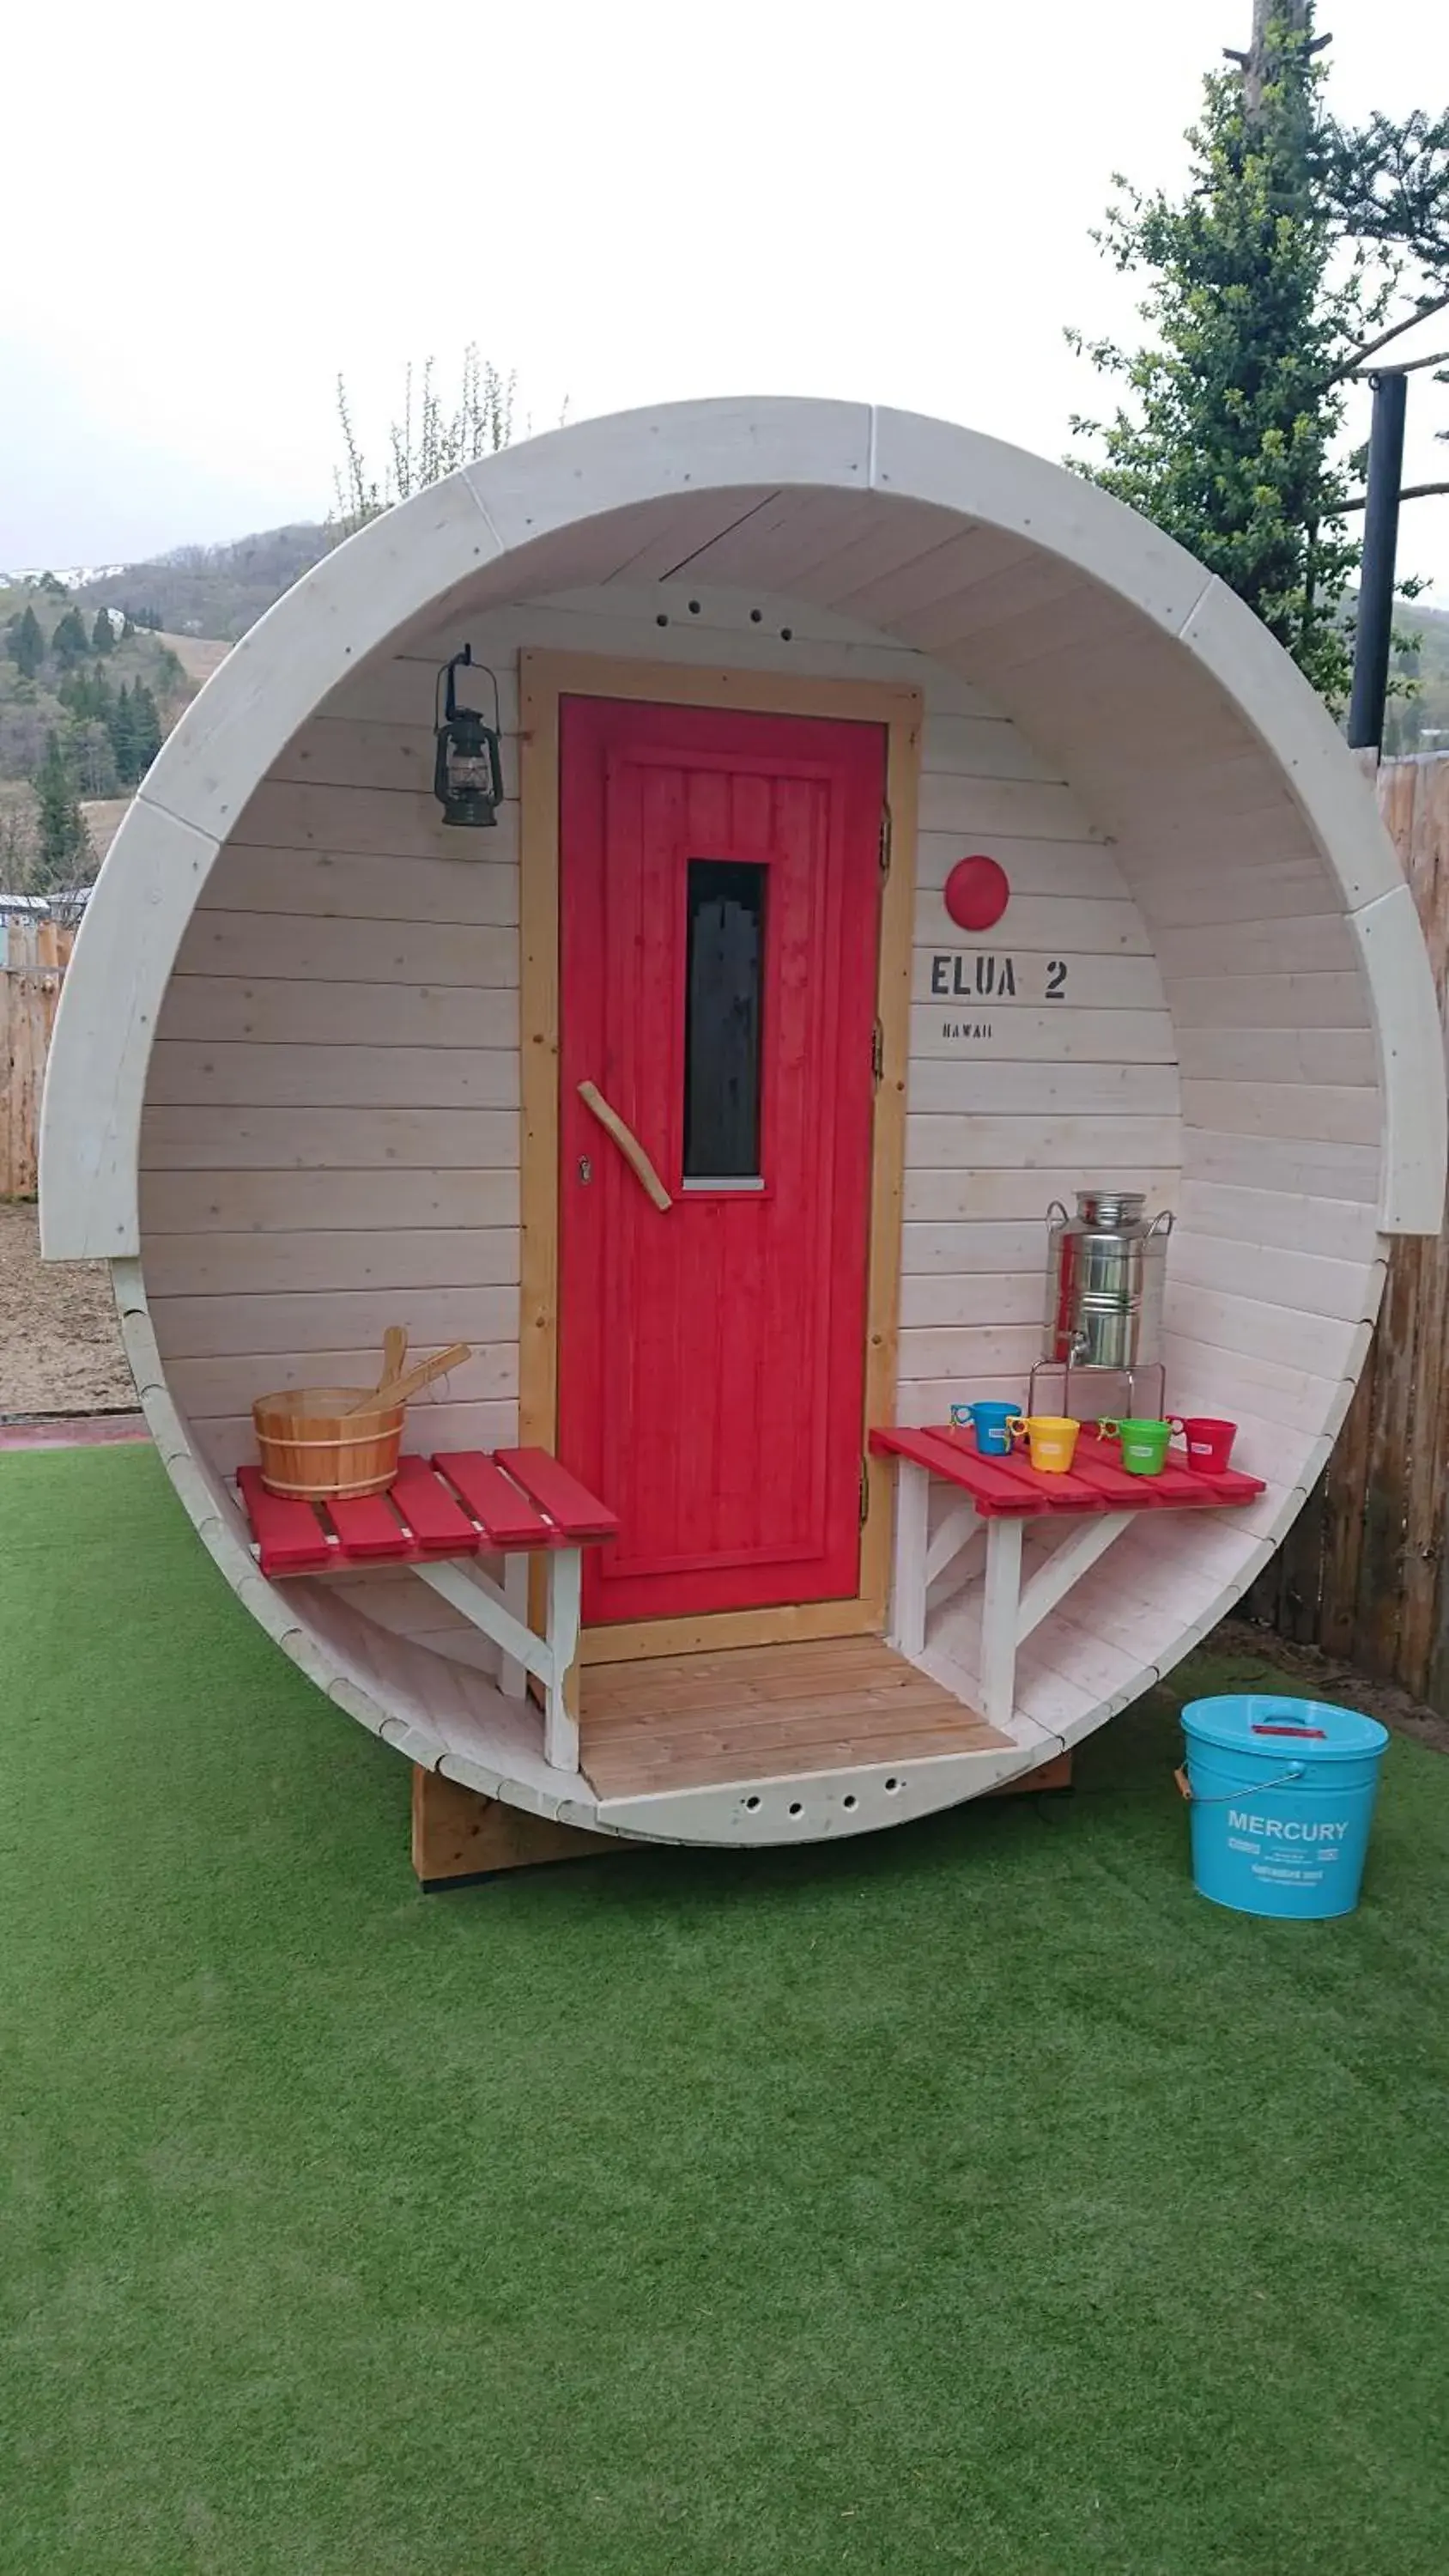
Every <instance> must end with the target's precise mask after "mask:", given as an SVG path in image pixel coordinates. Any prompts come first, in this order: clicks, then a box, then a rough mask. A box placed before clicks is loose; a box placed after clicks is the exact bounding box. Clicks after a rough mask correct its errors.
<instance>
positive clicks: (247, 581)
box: [76, 520, 337, 644]
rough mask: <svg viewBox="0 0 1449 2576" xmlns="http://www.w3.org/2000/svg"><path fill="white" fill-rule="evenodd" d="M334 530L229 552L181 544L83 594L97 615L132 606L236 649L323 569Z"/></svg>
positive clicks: (266, 537)
mask: <svg viewBox="0 0 1449 2576" xmlns="http://www.w3.org/2000/svg"><path fill="white" fill-rule="evenodd" d="M336 542H337V539H336V534H335V531H334V530H332V529H330V528H326V527H323V526H320V525H318V524H317V523H316V522H315V521H312V520H302V521H299V522H297V523H296V524H295V525H294V526H291V527H286V528H265V529H263V530H262V531H261V532H260V533H259V534H258V535H256V536H251V537H242V538H240V539H239V540H238V541H237V543H236V544H235V545H230V546H178V547H177V548H176V549H175V551H174V553H172V554H169V555H160V556H158V557H157V558H156V560H155V561H154V562H152V563H137V564H127V565H125V566H124V567H123V569H122V570H120V571H119V572H117V571H114V570H113V571H109V572H105V573H102V574H101V575H100V576H99V577H98V578H97V579H95V580H92V581H87V582H86V583H84V584H83V585H82V586H81V587H79V588H78V589H77V590H76V597H77V598H78V599H79V600H80V601H81V602H82V603H83V604H84V605H86V606H88V607H89V608H91V609H92V610H94V609H96V608H102V607H104V608H125V609H128V610H129V611H130V614H131V615H132V617H134V618H136V619H137V620H138V622H144V623H145V624H146V625H148V626H149V625H157V626H159V627H161V628H162V629H163V630H164V631H165V632H166V633H167V634H171V635H204V636H209V637H213V638H215V639H216V641H218V642H219V643H225V644H235V643H236V641H237V640H238V638H239V637H240V636H242V635H245V633H246V631H247V629H248V627H249V626H255V624H256V622H257V619H258V618H259V617H260V616H261V615H262V614H263V612H264V611H265V610H266V609H268V608H270V607H271V605H272V602H273V600H276V599H280V598H281V596H282V593H283V591H284V590H290V589H291V587H292V584H293V582H294V581H298V580H300V578H301V576H302V574H303V573H304V572H310V570H311V568H312V566H313V564H315V563H320V562H321V560H322V557H323V556H324V555H325V554H328V553H330V551H331V549H332V547H333V546H334V545H335V544H336Z"/></svg>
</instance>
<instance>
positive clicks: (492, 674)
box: [433, 644, 503, 735]
mask: <svg viewBox="0 0 1449 2576" xmlns="http://www.w3.org/2000/svg"><path fill="white" fill-rule="evenodd" d="M455 671H482V672H484V673H486V675H487V677H488V678H489V679H490V680H491V681H492V683H493V730H494V732H495V734H498V735H501V734H502V731H503V715H502V700H501V699H500V697H499V695H498V674H497V672H496V671H491V670H489V668H488V664H487V663H486V662H475V661H474V659H473V647H472V645H471V644H465V645H464V646H463V649H462V651H461V652H459V653H455V654H454V655H453V658H452V660H451V661H450V662H445V663H444V665H443V668H442V670H441V671H440V672H439V673H438V678H437V685H436V687H435V688H434V690H433V731H434V732H435V733H436V732H437V730H438V727H439V726H440V725H445V724H451V723H452V721H453V718H454V717H455V716H456V714H457V712H458V690H457V684H456V682H455V681H454V678H453V673H454V672H455ZM440 697H441V699H442V706H441V708H440V707H439V704H438V701H439V698H440Z"/></svg>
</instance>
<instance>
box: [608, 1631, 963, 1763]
mask: <svg viewBox="0 0 1449 2576" xmlns="http://www.w3.org/2000/svg"><path fill="white" fill-rule="evenodd" d="M581 1689H582V1703H581V1710H580V1720H579V1725H580V1736H581V1743H582V1753H581V1767H582V1769H583V1770H584V1772H585V1773H586V1775H587V1776H588V1778H589V1779H590V1780H591V1781H592V1782H593V1785H594V1787H595V1789H596V1790H597V1791H598V1794H599V1796H600V1797H601V1798H629V1797H647V1796H648V1795H649V1794H650V1793H651V1792H652V1791H656V1790H665V1789H704V1788H710V1787H713V1786H714V1785H715V1784H717V1783H719V1782H723V1781H729V1780H766V1779H770V1778H772V1777H774V1776H776V1775H780V1774H791V1773H795V1772H799V1771H838V1770H843V1769H848V1768H851V1767H853V1766H855V1765H857V1764H863V1763H870V1762H906V1761H915V1762H919V1761H923V1760H925V1759H927V1758H928V1757H929V1756H931V1755H933V1754H942V1753H980V1752H985V1751H987V1750H989V1749H990V1748H991V1747H992V1746H993V1745H1001V1744H1005V1743H1006V1742H1007V1740H1008V1739H1007V1738H1006V1737H1005V1736H1003V1735H999V1734H998V1733H997V1732H996V1729H995V1728H994V1727H991V1726H988V1725H987V1723H986V1720H985V1719H984V1718H982V1717H977V1716H976V1714H975V1712H974V1711H973V1710H971V1709H969V1708H963V1707H962V1706H961V1703H960V1701H959V1700H955V1699H953V1698H952V1697H951V1694H950V1692H949V1691H946V1690H943V1689H942V1688H941V1686H940V1684H939V1682H933V1681H932V1680H930V1679H929V1677H928V1676H927V1675H926V1674H925V1673H922V1672H918V1671H917V1670H916V1668H915V1666H914V1665H913V1664H908V1663H907V1662H906V1661H905V1658H904V1657H903V1656H901V1655H897V1654H893V1653H892V1651H891V1649H890V1647H889V1646H886V1645H883V1644H882V1642H881V1640H880V1638H879V1637H835V1638H828V1639H825V1640H822V1641H819V1642H817V1643H814V1644H802V1645H787V1646H740V1647H735V1648H733V1649H731V1650H730V1651H728V1652H726V1653H722V1654H716V1655H669V1656H659V1657H657V1658H653V1659H651V1660H649V1661H648V1662H640V1663H630V1664H586V1665H585V1666H584V1669H583V1672H582V1675H581Z"/></svg>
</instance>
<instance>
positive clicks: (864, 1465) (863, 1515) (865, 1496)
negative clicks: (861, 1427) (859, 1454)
mask: <svg viewBox="0 0 1449 2576" xmlns="http://www.w3.org/2000/svg"><path fill="white" fill-rule="evenodd" d="M869 1518H870V1460H869V1459H868V1458H862V1460H861V1462H860V1526H861V1528H862V1529H864V1527H865V1525H866V1522H867V1521H868V1520H869Z"/></svg>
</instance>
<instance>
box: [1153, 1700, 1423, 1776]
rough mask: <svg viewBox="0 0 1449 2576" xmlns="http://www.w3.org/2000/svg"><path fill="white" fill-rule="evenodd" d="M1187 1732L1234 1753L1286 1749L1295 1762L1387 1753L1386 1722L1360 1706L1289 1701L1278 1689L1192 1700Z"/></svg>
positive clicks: (1184, 1716)
mask: <svg viewBox="0 0 1449 2576" xmlns="http://www.w3.org/2000/svg"><path fill="white" fill-rule="evenodd" d="M1182 1723H1183V1731H1184V1733H1185V1734H1187V1735H1190V1736H1195V1737H1196V1739H1197V1741H1198V1742H1199V1743H1200V1744H1217V1745H1221V1746H1222V1747H1224V1748H1225V1749H1226V1750H1227V1751H1228V1752H1230V1753H1265V1754H1268V1755H1272V1754H1274V1753H1282V1754H1283V1755H1284V1756H1285V1758H1291V1760H1293V1761H1294V1762H1334V1761H1338V1760H1341V1759H1342V1757H1343V1755H1344V1754H1346V1753H1381V1752H1382V1751H1383V1749H1384V1746H1385V1745H1386V1744H1387V1742H1388V1740H1389V1731H1388V1728H1387V1727H1386V1726H1380V1724H1379V1722H1378V1719H1377V1718H1376V1717H1365V1716H1363V1714H1362V1713H1361V1711H1360V1710H1358V1709H1356V1708H1334V1707H1333V1706H1332V1705H1331V1704H1330V1703H1329V1702H1328V1701H1326V1700H1321V1699H1287V1698H1285V1697H1284V1696H1283V1694H1282V1693H1281V1692H1278V1691H1246V1692H1244V1693H1242V1694H1241V1695H1239V1694H1236V1693H1235V1694H1233V1695H1232V1696H1231V1697H1226V1698H1223V1699H1192V1700H1189V1701H1188V1703H1187V1706H1186V1707H1185V1708H1184V1710H1183V1712H1182Z"/></svg>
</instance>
